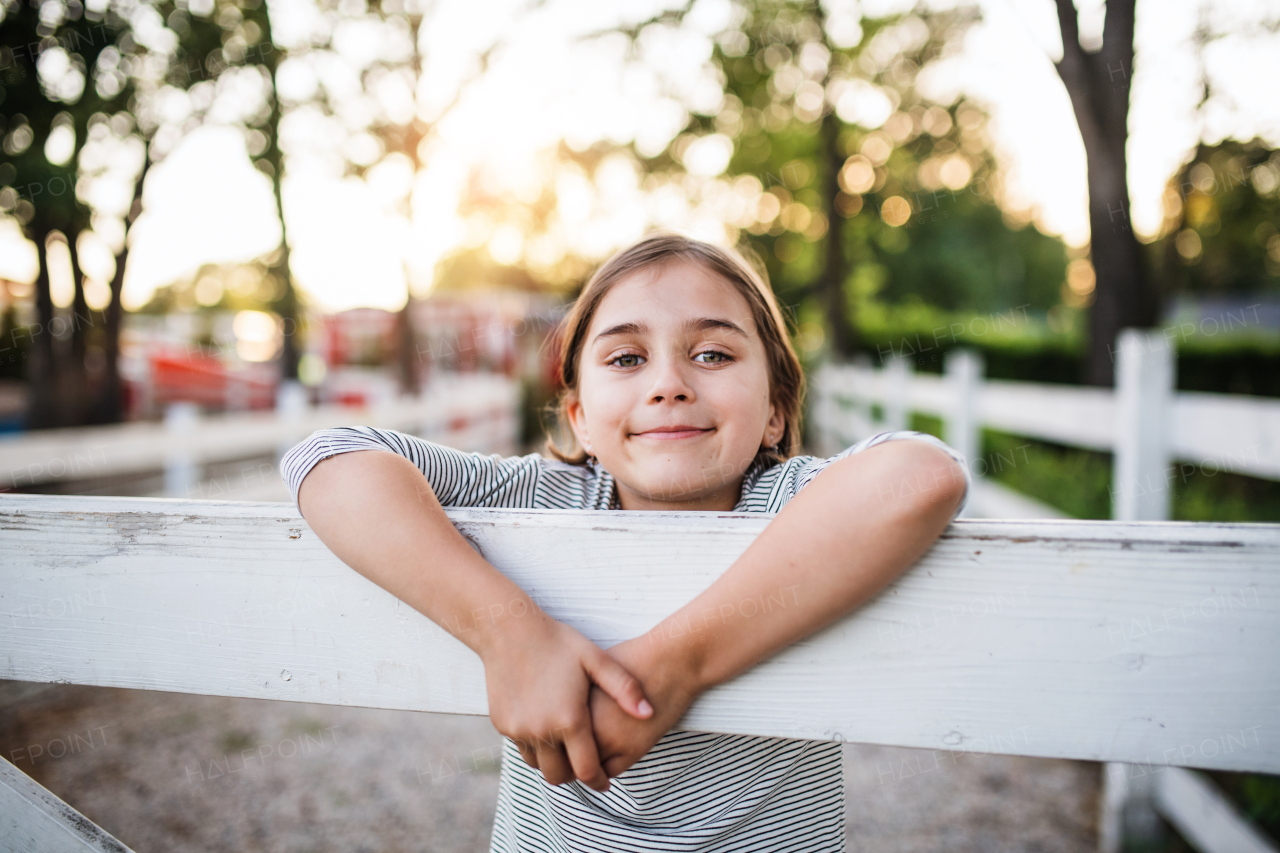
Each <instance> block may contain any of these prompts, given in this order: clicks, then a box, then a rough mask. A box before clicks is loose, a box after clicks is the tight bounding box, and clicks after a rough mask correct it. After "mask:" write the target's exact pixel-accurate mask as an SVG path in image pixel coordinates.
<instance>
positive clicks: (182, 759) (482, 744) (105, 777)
mask: <svg viewBox="0 0 1280 853" xmlns="http://www.w3.org/2000/svg"><path fill="white" fill-rule="evenodd" d="M500 741H501V739H500V737H499V735H498V733H497V732H496V731H495V730H494V729H493V727H492V726H491V725H490V724H489V721H488V719H486V718H482V717H454V716H444V715H436V714H419V713H412V712H403V711H379V710H371V709H368V708H341V707H333V706H328V705H304V704H296V703H289V702H265V701H259V700H252V699H225V698H219V697H207V696H190V695H185V694H175V693H158V692H149V691H138V690H118V689H112V688H98V687H82V686H74V685H36V684H28V683H24V682H3V681H0V754H3V755H4V756H5V757H6V758H7V759H8V760H9V761H11V762H13V763H14V764H15V765H16V766H17V767H18V768H19V769H21V770H23V771H24V772H26V773H28V774H30V775H32V776H33V777H34V778H35V779H36V780H37V781H39V782H40V783H41V784H42V785H44V786H45V787H47V788H49V789H50V790H51V791H53V792H54V793H55V794H57V795H58V796H60V797H62V798H63V799H64V800H66V801H67V802H69V803H70V804H71V805H73V806H75V807H76V808H77V809H79V810H80V811H81V812H83V813H84V814H85V815H87V816H88V817H89V818H90V819H92V820H93V821H95V822H96V823H98V824H99V825H100V826H102V827H103V828H104V829H106V830H107V831H109V832H111V833H112V834H113V835H115V836H116V837H117V838H119V839H120V840H121V841H123V842H124V843H125V844H127V845H129V846H130V847H132V848H133V849H134V850H135V851H137V853H174V852H175V851H178V853H188V851H189V853H215V851H218V852H219V853H221V851H227V853H232V852H233V851H234V853H256V851H262V853H286V851H287V853H329V851H334V853H337V851H342V853H396V851H414V853H464V851H465V852H466V853H473V851H474V852H475V853H483V851H487V850H488V844H489V831H490V825H491V823H492V820H493V811H494V802H495V799H496V797H497V791H498V765H497V760H498V756H499V744H500ZM1100 778H1101V776H1100V768H1099V766H1098V765H1097V764H1091V763H1086V762H1075V761H1060V760H1047V759H1032V758H1008V757H1004V756H994V755H973V754H963V753H949V752H942V751H938V752H933V751H926V750H908V749H896V748H888V747H871V746H857V745H847V746H846V747H845V795H846V797H847V799H848V803H847V811H846V826H847V832H848V838H849V850H850V851H851V853H853V851H863V850H866V851H876V853H933V851H938V853H942V851H947V853H968V851H973V853H979V851H980V853H1004V851H1010V853H1013V852H1014V851H1025V853H1084V851H1093V850H1096V848H1097V841H1096V830H1095V827H1096V821H1097V811H1096V808H1097V801H1098V793H1099V788H1098V786H1099V780H1100Z"/></svg>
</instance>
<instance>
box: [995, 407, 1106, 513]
mask: <svg viewBox="0 0 1280 853" xmlns="http://www.w3.org/2000/svg"><path fill="white" fill-rule="evenodd" d="M974 469H975V473H978V474H982V473H983V472H984V470H985V472H986V475H987V476H989V477H991V478H992V479H994V480H997V481H999V482H1000V483H1003V484H1004V485H1006V486H1008V487H1009V488H1011V489H1015V490H1016V491H1019V492H1022V493H1023V494H1025V495H1028V496H1030V497H1033V498H1035V499H1037V500H1039V501H1043V502H1044V503H1047V504H1049V505H1050V506H1052V507H1056V508H1057V509H1059V510H1061V511H1063V512H1065V513H1066V514H1067V515H1069V516H1071V517H1072V518H1098V519H1106V518H1110V517H1111V454H1110V453H1101V452H1098V451H1094V450H1085V449H1082V448H1078V447H1064V446H1063V445H1060V444H1054V443H1052V442H1048V441H1037V440H1035V439H1031V438H1027V437H1026V436H1020V435H1011V434H1009V433H1006V432H1000V431H999V430H993V429H984V430H982V459H981V460H980V461H978V462H975V464H974Z"/></svg>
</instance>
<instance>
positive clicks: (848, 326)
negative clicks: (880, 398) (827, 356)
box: [821, 110, 858, 361]
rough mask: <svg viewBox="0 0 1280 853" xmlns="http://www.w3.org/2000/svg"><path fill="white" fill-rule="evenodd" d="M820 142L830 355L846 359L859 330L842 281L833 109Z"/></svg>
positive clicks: (844, 267) (840, 156) (844, 264)
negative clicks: (823, 167) (824, 163)
mask: <svg viewBox="0 0 1280 853" xmlns="http://www.w3.org/2000/svg"><path fill="white" fill-rule="evenodd" d="M822 144H823V152H824V154H825V159H826V161H827V168H826V169H825V170H824V172H825V174H824V175H823V178H822V208H823V211H822V212H823V213H825V214H826V216H827V225H828V227H827V240H826V249H827V259H826V267H825V269H824V270H823V274H822V284H821V288H822V292H823V297H824V301H825V302H826V305H827V317H828V324H829V325H830V327H831V355H832V358H833V359H834V360H836V361H848V360H849V359H851V358H852V357H853V354H854V351H855V349H856V348H857V345H858V333H857V330H856V328H855V325H854V319H855V318H854V317H853V316H852V315H853V308H852V307H850V305H849V300H848V299H847V298H846V297H845V281H846V280H847V279H848V278H849V262H848V259H847V258H846V256H845V245H844V240H843V239H841V238H842V237H843V234H844V228H843V225H844V218H843V217H842V216H841V215H840V211H839V210H837V209H836V194H837V193H839V192H840V169H841V168H842V167H843V166H844V160H845V158H844V151H842V150H841V148H840V119H839V118H838V117H837V116H836V114H835V111H834V110H828V111H827V113H826V114H825V115H823V117H822Z"/></svg>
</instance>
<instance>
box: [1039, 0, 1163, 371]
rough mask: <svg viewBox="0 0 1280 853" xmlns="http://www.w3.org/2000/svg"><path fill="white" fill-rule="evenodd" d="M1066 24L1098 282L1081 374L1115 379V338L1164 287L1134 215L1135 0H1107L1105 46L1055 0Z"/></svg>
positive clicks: (1062, 70) (1152, 312) (1149, 314)
mask: <svg viewBox="0 0 1280 853" xmlns="http://www.w3.org/2000/svg"><path fill="white" fill-rule="evenodd" d="M1056 2H1057V7H1058V25H1059V27H1060V29H1061V31H1062V60H1061V61H1060V62H1058V63H1057V69H1058V76H1059V77H1061V78H1062V82H1063V85H1064V86H1066V89H1067V94H1068V95H1070V96H1071V106H1072V109H1073V110H1074V112H1075V116H1076V124H1077V125H1078V126H1079V128H1080V136H1081V138H1082V139H1083V141H1084V149H1085V158H1086V161H1087V164H1088V182H1089V232H1090V253H1091V255H1092V261H1093V268H1094V273H1095V275H1096V282H1097V283H1096V289H1095V291H1094V302H1093V305H1092V306H1091V308H1090V310H1089V321H1088V328H1089V345H1088V351H1087V355H1086V359H1085V364H1084V376H1083V379H1084V381H1085V382H1086V383H1088V384H1090V385H1102V386H1111V385H1112V384H1114V381H1115V380H1114V373H1115V351H1114V349H1115V340H1116V335H1117V334H1118V333H1119V331H1120V330H1121V329H1123V328H1126V327H1130V326H1137V327H1149V326H1153V325H1154V324H1155V323H1156V321H1157V319H1158V317H1159V310H1160V305H1159V298H1158V294H1157V293H1156V292H1155V291H1154V290H1153V288H1152V287H1151V285H1150V283H1149V280H1148V278H1147V275H1146V270H1145V267H1144V264H1143V259H1142V253H1141V248H1140V247H1139V245H1138V241H1137V240H1136V239H1135V237H1134V235H1133V227H1132V223H1131V221H1130V217H1129V187H1128V177H1127V161H1126V157H1125V144H1126V142H1127V141H1128V137H1129V132H1128V116H1129V87H1130V83H1131V80H1132V77H1133V16H1134V2H1135V0H1108V2H1107V11H1106V23H1105V25H1104V27H1103V41H1102V49H1101V50H1100V51H1098V52H1097V53H1085V51H1084V49H1083V48H1082V47H1081V46H1080V33H1079V25H1078V22H1077V19H1076V11H1075V7H1074V6H1073V5H1072V2H1071V0H1056Z"/></svg>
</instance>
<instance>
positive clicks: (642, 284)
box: [591, 261, 755, 331]
mask: <svg viewBox="0 0 1280 853" xmlns="http://www.w3.org/2000/svg"><path fill="white" fill-rule="evenodd" d="M709 314H710V315H719V316H726V317H732V318H733V319H735V320H738V321H742V322H744V323H746V324H747V325H746V328H747V329H748V331H752V330H753V329H754V325H755V324H754V322H752V316H751V306H750V305H748V304H747V299H746V297H745V296H743V295H742V293H740V292H739V290H738V288H737V287H735V286H734V285H733V284H732V283H730V282H728V281H726V280H725V279H724V278H723V277H721V276H720V275H717V274H716V273H714V272H712V271H710V270H708V269H705V268H703V267H702V266H701V265H699V264H695V263H691V262H687V261H672V262H669V263H667V264H664V265H662V266H655V267H649V268H646V269H641V270H637V271H635V272H633V273H631V274H630V275H628V276H626V277H625V278H622V279H620V280H619V281H618V282H617V283H615V284H614V285H613V287H611V288H610V289H609V291H608V293H606V294H605V295H604V298H603V299H601V300H600V305H599V306H598V307H597V309H596V312H595V317H594V318H592V323H591V325H592V327H596V326H599V325H600V324H602V323H615V322H622V321H638V320H640V319H646V318H647V319H652V320H653V321H654V322H662V321H663V320H666V319H681V318H687V317H704V316H708V315H709ZM641 315H644V317H643V318H642V317H641Z"/></svg>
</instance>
